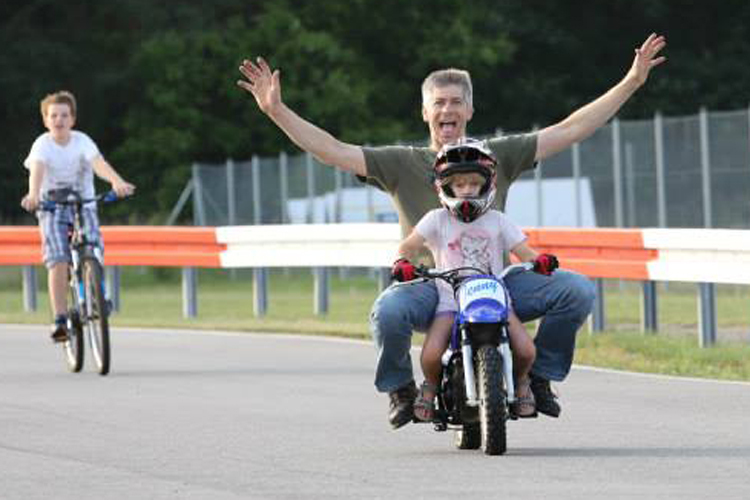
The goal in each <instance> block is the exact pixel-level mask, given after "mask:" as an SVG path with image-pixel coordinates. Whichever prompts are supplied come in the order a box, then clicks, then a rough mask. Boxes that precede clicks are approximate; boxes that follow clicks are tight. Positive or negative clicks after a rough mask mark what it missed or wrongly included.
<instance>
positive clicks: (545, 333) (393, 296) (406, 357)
mask: <svg viewBox="0 0 750 500" xmlns="http://www.w3.org/2000/svg"><path fill="white" fill-rule="evenodd" d="M505 284H506V286H507V287H508V291H509V292H510V295H511V298H512V300H513V308H514V310H515V312H516V315H517V316H518V317H519V319H520V320H521V321H522V322H526V321H532V320H535V319H538V318H541V317H543V319H542V321H541V324H540V325H539V330H538V331H537V334H536V337H535V339H534V343H535V344H536V349H537V352H536V361H535V362H534V365H533V367H532V369H531V371H532V373H534V374H535V375H538V376H540V377H542V378H545V379H547V380H553V381H561V380H563V379H564V378H565V377H566V376H567V375H568V372H569V371H570V367H571V365H572V363H573V352H574V350H575V340H576V333H577V332H578V329H579V328H580V327H581V325H583V322H584V321H585V320H586V318H587V317H588V315H589V313H590V312H591V309H592V307H593V304H594V287H593V285H592V283H591V282H590V281H589V280H588V278H586V277H585V276H582V275H580V274H576V273H572V272H569V271H563V270H557V271H555V272H554V273H553V274H552V275H551V276H542V275H540V274H536V273H534V272H531V271H523V270H518V271H512V272H511V273H510V274H508V275H507V276H506V277H505ZM437 300H438V296H437V290H436V289H435V284H434V283H433V282H423V283H416V284H407V285H404V286H390V287H388V288H387V289H386V290H385V291H383V293H382V294H380V296H379V297H378V298H377V300H376V301H375V304H374V305H373V307H372V312H371V314H370V331H371V332H372V337H373V340H374V342H375V347H376V348H377V350H378V353H377V366H376V370H375V387H376V388H377V389H378V391H380V392H391V391H394V390H396V389H398V388H400V387H403V386H404V385H406V384H408V383H409V382H411V381H412V380H414V374H413V372H412V362H411V355H410V349H411V335H412V331H413V330H417V331H427V329H428V328H429V326H430V323H432V319H433V316H434V313H435V307H436V306H437Z"/></svg>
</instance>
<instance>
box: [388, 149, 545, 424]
mask: <svg viewBox="0 0 750 500" xmlns="http://www.w3.org/2000/svg"><path fill="white" fill-rule="evenodd" d="M496 170H497V162H496V160H495V158H494V156H493V155H492V152H491V151H490V150H489V149H488V148H486V147H485V146H484V145H482V143H480V142H478V141H471V142H465V143H460V144H458V145H452V146H444V147H443V148H442V150H441V151H440V152H439V153H438V155H437V158H436V159H435V163H434V172H433V173H434V178H435V188H436V190H437V192H438V196H439V198H440V202H441V204H442V205H443V207H444V208H446V209H447V210H444V209H442V208H437V209H434V210H431V211H430V212H428V213H427V214H426V215H425V216H424V217H422V219H421V220H420V221H419V222H418V223H417V225H416V226H415V227H414V230H413V231H412V232H411V234H410V235H409V236H407V237H406V238H405V239H404V240H403V241H402V242H401V245H400V246H399V255H400V258H399V259H398V260H397V261H396V262H395V263H394V265H393V269H392V274H393V277H394V278H395V279H396V280H398V281H409V280H411V279H414V277H415V267H414V265H413V264H412V263H411V262H410V261H409V260H408V258H413V257H415V256H417V255H418V252H419V251H420V250H422V248H423V247H424V246H427V247H428V248H429V249H430V251H431V252H432V255H433V258H434V260H435V265H436V266H437V268H438V270H439V271H445V270H448V269H453V268H456V267H462V266H470V267H474V268H478V269H482V270H484V272H486V273H492V274H500V272H501V271H502V269H503V255H504V253H505V252H506V251H510V252H511V253H513V254H514V255H515V256H516V257H517V258H518V259H519V260H521V261H523V262H534V270H535V271H536V272H538V273H540V274H545V275H549V274H550V273H551V272H552V271H553V270H554V269H555V268H556V267H557V259H556V258H555V257H554V256H552V255H548V254H542V255H538V254H537V253H536V252H535V251H534V250H532V249H531V248H530V247H529V246H528V245H527V244H526V236H525V235H524V234H523V232H522V231H521V229H520V228H519V227H518V226H516V225H515V224H514V223H513V222H512V221H511V220H510V219H509V218H508V217H506V216H505V214H503V213H502V212H500V211H499V210H493V209H490V207H492V204H493V201H494V199H495V190H496V188H495V176H496ZM436 284H437V288H438V296H439V300H438V306H437V309H436V310H435V316H434V320H433V322H432V325H431V326H430V328H429V330H428V332H427V337H426V338H425V341H424V345H423V346H422V356H421V359H420V361H421V364H422V371H423V373H424V377H425V381H424V383H423V384H422V386H421V388H420V390H419V395H418V396H417V400H416V402H415V403H414V416H415V417H416V418H417V419H419V420H423V421H431V420H432V419H433V416H434V411H435V406H434V400H435V395H436V394H437V390H438V384H439V382H440V374H441V371H442V362H441V358H442V355H443V353H444V352H445V350H446V349H447V347H448V342H449V340H450V334H451V329H452V326H453V320H454V317H455V314H456V312H457V309H458V308H457V305H456V300H455V297H454V294H453V290H452V288H451V287H450V285H448V284H447V283H445V282H443V281H441V280H437V282H436ZM508 334H509V337H510V343H511V347H512V349H513V357H514V363H513V371H514V378H515V384H516V388H517V400H516V403H515V406H514V408H513V411H514V412H515V414H516V415H517V416H519V417H534V416H536V405H535V401H534V394H533V393H532V392H531V385H530V383H531V380H530V378H529V370H530V369H531V365H532V364H533V363H534V358H535V355H536V349H535V348H534V343H533V342H532V341H531V338H530V337H529V336H528V334H527V333H526V330H525V329H524V327H523V325H522V324H521V322H520V321H519V319H518V317H517V316H516V315H515V313H513V310H512V308H511V309H510V314H509V317H508Z"/></svg>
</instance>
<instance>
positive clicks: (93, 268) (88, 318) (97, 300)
mask: <svg viewBox="0 0 750 500" xmlns="http://www.w3.org/2000/svg"><path fill="white" fill-rule="evenodd" d="M81 268H82V270H83V273H82V274H83V286H84V289H85V293H86V300H85V304H86V309H85V317H84V318H83V323H84V328H85V330H86V334H87V337H88V338H89V345H90V346H91V352H92V353H93V358H94V363H95V364H96V368H97V371H98V372H99V374H100V375H106V374H107V373H109V366H110V345H109V319H108V314H109V311H107V306H106V300H105V298H104V287H103V285H102V276H103V274H104V273H103V271H102V265H101V264H100V263H99V261H98V260H96V259H95V258H93V257H86V258H84V259H83V262H82V263H81Z"/></svg>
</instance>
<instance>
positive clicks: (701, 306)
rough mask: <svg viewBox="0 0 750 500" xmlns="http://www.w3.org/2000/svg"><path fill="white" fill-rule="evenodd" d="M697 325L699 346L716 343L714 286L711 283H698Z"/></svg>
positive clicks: (708, 345)
mask: <svg viewBox="0 0 750 500" xmlns="http://www.w3.org/2000/svg"><path fill="white" fill-rule="evenodd" d="M698 294H699V300H698V325H699V330H700V332H699V333H700V338H699V341H700V346H701V347H710V346H712V345H714V344H716V287H715V285H714V284H713V283H699V284H698Z"/></svg>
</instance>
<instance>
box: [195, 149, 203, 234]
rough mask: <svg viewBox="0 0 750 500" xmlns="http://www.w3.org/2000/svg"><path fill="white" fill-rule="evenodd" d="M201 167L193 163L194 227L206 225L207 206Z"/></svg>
mask: <svg viewBox="0 0 750 500" xmlns="http://www.w3.org/2000/svg"><path fill="white" fill-rule="evenodd" d="M199 168H200V167H199V166H198V164H197V163H193V225H196V226H205V225H206V206H205V204H204V200H203V196H204V193H203V182H202V181H201V176H200V173H199Z"/></svg>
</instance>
